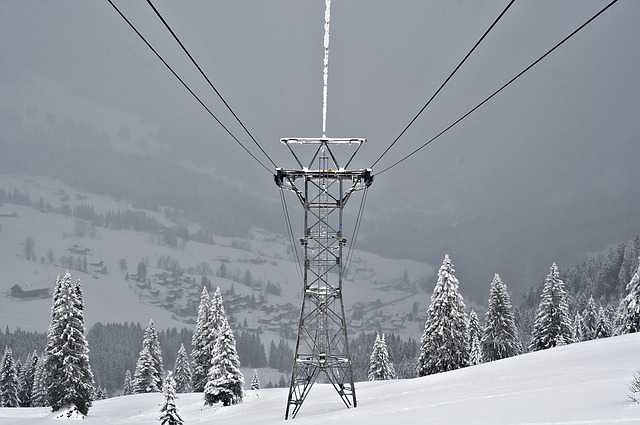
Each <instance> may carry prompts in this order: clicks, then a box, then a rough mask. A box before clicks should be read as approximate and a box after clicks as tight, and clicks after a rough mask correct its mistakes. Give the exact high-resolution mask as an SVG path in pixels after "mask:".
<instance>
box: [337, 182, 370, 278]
mask: <svg viewBox="0 0 640 425" xmlns="http://www.w3.org/2000/svg"><path fill="white" fill-rule="evenodd" d="M368 193H369V189H368V188H365V189H364V193H363V194H362V199H361V200H360V209H359V210H358V216H357V218H356V224H355V226H354V229H353V235H352V236H351V240H352V241H353V242H352V243H351V244H350V245H349V251H348V252H347V258H346V261H345V268H344V269H343V272H342V276H341V277H343V278H344V276H347V274H348V273H349V269H350V268H351V261H352V260H353V251H354V248H355V246H356V242H357V240H358V234H359V232H360V224H361V223H362V215H363V213H364V205H365V203H366V202H367V194H368Z"/></svg>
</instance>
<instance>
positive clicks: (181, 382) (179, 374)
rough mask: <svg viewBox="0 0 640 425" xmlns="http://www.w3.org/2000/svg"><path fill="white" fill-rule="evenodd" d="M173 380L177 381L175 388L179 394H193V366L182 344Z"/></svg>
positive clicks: (174, 368)
mask: <svg viewBox="0 0 640 425" xmlns="http://www.w3.org/2000/svg"><path fill="white" fill-rule="evenodd" d="M173 380H174V381H175V383H174V388H175V391H176V392H177V393H188V392H191V364H190V363H189V357H187V350H185V348H184V344H180V349H179V350H178V356H177V357H176V362H175V365H174V366H173Z"/></svg>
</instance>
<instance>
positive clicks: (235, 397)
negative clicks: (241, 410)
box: [204, 317, 244, 406]
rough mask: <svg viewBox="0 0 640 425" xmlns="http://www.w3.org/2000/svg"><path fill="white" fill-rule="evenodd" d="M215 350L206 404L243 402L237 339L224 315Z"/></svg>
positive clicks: (206, 387)
mask: <svg viewBox="0 0 640 425" xmlns="http://www.w3.org/2000/svg"><path fill="white" fill-rule="evenodd" d="M213 352H214V355H213V360H212V365H211V369H209V374H208V376H207V378H208V380H207V385H206V386H205V389H204V402H205V404H208V405H213V404H215V403H218V402H222V404H223V405H224V406H229V405H231V404H238V403H241V402H242V395H243V393H244V377H243V376H242V372H240V358H239V357H238V353H237V351H236V339H235V337H234V335H233V332H232V331H231V328H230V327H229V323H228V322H227V320H226V318H224V317H223V319H222V326H221V328H220V332H219V336H218V340H217V341H216V345H215V347H214V350H213Z"/></svg>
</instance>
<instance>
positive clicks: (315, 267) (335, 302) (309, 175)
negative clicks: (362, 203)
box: [274, 137, 373, 419]
mask: <svg viewBox="0 0 640 425" xmlns="http://www.w3.org/2000/svg"><path fill="white" fill-rule="evenodd" d="M281 142H282V143H283V144H285V145H287V147H288V148H289V150H290V151H291V153H292V154H293V156H294V158H295V160H296V161H297V163H298V165H299V166H300V169H295V170H294V169H283V168H277V169H276V174H275V176H274V179H275V182H276V184H277V185H278V186H279V187H280V188H283V189H288V190H291V191H293V192H294V193H295V194H296V195H297V197H298V199H299V201H300V203H301V205H302V207H303V209H304V236H303V237H302V238H301V239H300V243H301V244H302V246H303V247H304V260H303V270H304V273H303V280H304V282H303V291H304V292H303V300H302V307H301V309H300V322H299V326H298V338H297V341H296V349H295V358H294V362H293V368H292V371H291V382H290V387H289V398H288V401H287V410H286V413H285V419H288V418H289V416H290V415H291V418H294V417H295V416H296V414H297V413H298V411H299V410H300V407H301V406H302V403H303V402H304V400H305V399H306V397H307V395H308V394H309V391H310V390H311V387H312V386H313V384H314V383H315V382H316V381H317V380H319V379H323V380H324V381H323V382H325V383H330V384H331V385H333V387H334V388H335V389H336V391H337V392H338V394H339V395H340V397H341V399H342V401H343V402H344V404H345V405H346V406H347V407H351V406H353V407H356V405H357V401H356V393H355V387H354V384H353V373H352V370H351V358H350V355H349V343H348V339H347V324H346V320H345V314H344V303H343V300H342V278H343V266H344V264H343V261H342V259H343V257H342V254H343V248H344V246H345V244H346V239H345V238H344V237H343V232H342V210H343V208H344V206H345V204H346V203H347V201H348V200H349V198H350V196H351V194H352V193H353V192H355V191H357V190H360V189H365V188H367V187H369V186H370V185H371V183H372V182H373V174H372V172H371V169H361V170H345V169H344V168H343V167H341V166H340V164H339V163H338V161H337V159H336V156H335V155H334V152H333V151H332V148H336V146H339V145H353V144H356V145H357V147H356V150H355V152H354V153H353V154H352V155H351V157H350V158H349V159H348V161H347V163H346V166H347V167H348V166H349V164H350V163H351V160H352V159H353V157H354V156H355V154H356V153H357V151H358V150H359V149H360V146H361V145H362V144H363V143H364V142H365V139H332V138H325V137H323V138H318V139H306V138H305V139H300V138H298V139H281ZM293 144H303V145H314V147H315V148H316V149H315V152H314V154H313V156H312V159H311V161H310V162H309V164H308V165H307V166H304V165H303V164H302V162H301V161H300V159H299V158H298V156H297V155H296V153H295V152H294V150H293V149H292V146H291V145H293ZM314 164H316V166H315V168H314Z"/></svg>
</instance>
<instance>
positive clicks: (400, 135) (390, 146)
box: [370, 0, 515, 174]
mask: <svg viewBox="0 0 640 425" xmlns="http://www.w3.org/2000/svg"><path fill="white" fill-rule="evenodd" d="M514 2H515V0H511V1H510V2H509V4H508V5H507V7H505V8H504V10H503V11H502V13H500V15H499V16H498V17H497V18H496V20H495V21H493V23H492V24H491V26H490V27H489V28H488V29H487V30H486V31H485V32H484V34H482V37H480V39H479V40H478V41H477V42H476V44H475V45H474V46H473V47H472V48H471V50H469V53H467V55H466V56H465V57H464V58H463V59H462V61H461V62H460V63H459V64H458V66H456V68H455V69H454V70H453V72H451V74H449V76H448V77H447V79H446V80H444V83H442V85H441V86H440V87H439V88H438V90H436V92H435V93H434V94H433V96H431V98H430V99H429V100H428V101H427V103H425V104H424V106H423V107H422V109H420V111H418V113H417V114H416V116H415V117H413V119H412V120H411V121H410V122H409V124H407V126H406V127H405V128H404V129H403V130H402V131H401V132H400V134H399V135H398V137H396V138H395V140H394V141H393V142H392V143H391V144H390V145H389V147H388V148H387V149H386V150H385V151H384V152H382V155H380V157H379V158H378V159H376V161H375V162H374V163H373V165H371V167H370V168H373V167H374V166H375V165H376V164H377V163H378V162H379V161H380V160H381V159H382V157H383V156H385V155H386V154H387V152H389V150H390V149H391V148H392V147H393V145H395V144H396V142H397V141H398V140H400V138H401V137H402V136H403V135H404V133H406V131H407V130H408V129H409V127H411V125H412V124H413V123H414V122H415V120H417V119H418V117H419V116H420V115H421V114H422V112H423V111H424V110H425V109H427V106H429V104H430V103H431V101H432V100H433V99H434V98H435V97H436V96H437V95H438V93H440V91H441V90H442V89H443V88H444V86H445V85H447V83H448V82H449V80H450V79H451V78H452V77H453V76H454V74H455V73H456V72H458V69H460V67H461V66H462V64H463V63H465V61H466V60H467V58H469V56H471V54H472V53H473V51H474V50H475V49H476V47H478V46H479V45H480V43H482V40H484V39H485V37H486V36H487V35H488V34H489V32H491V30H492V29H493V27H495V26H496V24H497V23H498V21H499V20H500V19H501V18H502V17H503V16H504V14H505V13H506V12H507V10H509V8H510V7H511V5H512V4H513V3H514ZM378 174H379V173H378Z"/></svg>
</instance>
